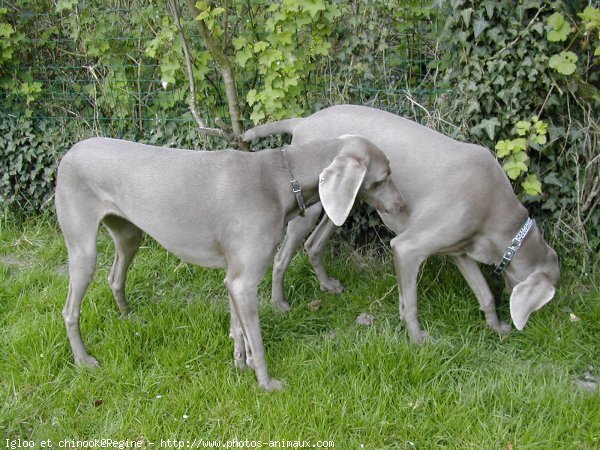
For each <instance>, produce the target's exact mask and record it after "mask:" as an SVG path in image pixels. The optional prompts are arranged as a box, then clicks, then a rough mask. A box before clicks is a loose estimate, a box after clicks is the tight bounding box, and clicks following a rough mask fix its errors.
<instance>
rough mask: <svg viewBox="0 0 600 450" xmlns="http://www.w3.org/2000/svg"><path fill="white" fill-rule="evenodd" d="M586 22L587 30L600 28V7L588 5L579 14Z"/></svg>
mask: <svg viewBox="0 0 600 450" xmlns="http://www.w3.org/2000/svg"><path fill="white" fill-rule="evenodd" d="M577 15H578V16H579V17H581V19H582V20H583V21H584V22H587V23H586V24H585V29H586V31H591V30H593V29H595V28H600V9H598V8H594V7H593V6H588V7H587V8H585V9H584V10H583V12H580V13H579V14H577Z"/></svg>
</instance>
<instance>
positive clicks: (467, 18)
mask: <svg viewBox="0 0 600 450" xmlns="http://www.w3.org/2000/svg"><path fill="white" fill-rule="evenodd" d="M472 14H473V8H465V9H463V10H462V11H461V12H460V15H461V17H462V19H463V20H464V22H465V26H467V27H468V26H469V25H470V24H471V15H472Z"/></svg>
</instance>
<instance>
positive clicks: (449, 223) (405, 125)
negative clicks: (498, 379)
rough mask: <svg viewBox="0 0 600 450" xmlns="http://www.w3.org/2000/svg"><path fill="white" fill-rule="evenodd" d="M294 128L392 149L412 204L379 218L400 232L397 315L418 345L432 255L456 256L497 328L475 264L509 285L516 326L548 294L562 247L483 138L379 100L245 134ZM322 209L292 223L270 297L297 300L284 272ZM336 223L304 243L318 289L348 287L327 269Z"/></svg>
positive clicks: (299, 135) (283, 304)
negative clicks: (419, 119)
mask: <svg viewBox="0 0 600 450" xmlns="http://www.w3.org/2000/svg"><path fill="white" fill-rule="evenodd" d="M278 133H290V134H291V135H292V136H293V138H292V144H301V143H302V144H305V143H309V142H311V141H313V140H317V139H323V138H327V137H335V136H339V135H342V134H346V133H356V134H360V135H362V136H365V137H366V138H368V139H369V140H370V141H371V142H373V143H374V144H375V145H377V146H378V147H379V148H381V150H382V151H383V152H384V153H385V154H386V155H387V157H388V158H389V160H390V165H391V167H392V178H393V180H394V182H395V183H396V186H398V188H399V189H400V191H401V192H402V194H403V195H404V197H405V199H406V202H407V205H408V207H407V208H406V210H404V211H402V212H399V213H397V214H392V215H387V216H382V219H383V222H384V223H385V224H386V225H387V226H388V227H389V228H390V229H391V230H392V231H393V232H394V233H395V234H396V235H397V236H396V237H395V238H394V239H393V240H392V242H391V245H392V249H393V252H394V260H395V264H396V273H397V277H398V286H399V291H400V315H401V317H402V318H403V319H404V320H405V322H406V325H407V328H408V332H409V335H410V337H411V339H412V340H413V341H414V342H416V343H421V342H423V341H424V340H425V339H426V338H427V337H428V333H427V332H426V331H425V330H422V329H421V327H420V325H419V321H418V320H417V275H418V273H419V267H420V266H421V264H422V263H423V262H424V261H425V260H426V259H427V258H428V257H429V256H431V255H434V254H446V255H450V256H452V258H453V260H454V262H455V263H456V265H457V266H458V268H459V269H460V271H461V273H462V275H463V276H464V277H465V279H466V280H467V283H468V284H469V286H470V287H471V289H472V290H473V292H474V293H475V295H476V296H477V299H478V300H479V305H480V308H481V310H482V311H483V312H484V313H485V318H486V322H487V324H488V325H489V326H490V327H491V328H492V329H494V330H495V331H497V332H498V333H506V332H508V331H509V330H510V325H509V324H506V323H503V322H501V321H500V320H499V319H498V315H497V313H496V304H495V301H494V297H493V295H492V292H491V291H490V288H489V287H488V285H487V283H486V280H485V278H484V277H483V275H482V273H481V270H480V269H479V267H478V264H477V263H478V262H479V263H483V264H489V265H496V266H497V269H496V272H497V273H500V274H501V275H502V276H503V277H504V280H505V284H506V287H507V288H508V290H509V291H510V292H511V296H510V313H511V317H512V319H513V323H514V324H515V327H516V328H517V329H519V330H521V329H523V327H525V324H526V323H527V320H528V319H529V316H530V314H531V313H532V312H533V311H536V310H538V309H539V308H541V307H542V306H544V305H545V304H546V303H547V302H549V301H550V300H551V299H552V297H553V296H554V292H555V288H554V286H555V285H556V283H557V282H558V278H559V266H558V258H557V255H556V252H555V251H554V250H553V249H552V248H551V247H550V246H549V245H548V244H547V243H546V242H545V241H544V239H543V237H542V234H541V232H540V230H539V228H538V227H537V226H536V225H535V223H534V222H533V221H531V220H529V219H528V218H527V216H528V213H527V210H526V209H525V207H524V206H523V205H522V204H521V203H520V202H519V200H518V198H517V196H516V195H515V194H514V192H513V190H512V187H511V185H510V182H509V181H508V178H507V177H506V175H505V174H504V172H503V171H502V168H501V167H500V165H499V164H498V162H497V161H496V159H495V158H494V156H493V155H492V154H491V152H490V151H489V150H487V149H485V148H483V147H481V146H478V145H472V144H466V143H463V142H458V141H456V140H454V139H451V138H449V137H447V136H444V135H442V134H440V133H437V132H435V131H434V130H431V129H429V128H427V127H424V126H422V125H420V124H418V123H415V122H412V121H410V120H407V119H404V118H402V117H399V116H397V115H395V114H390V113H388V112H384V111H380V110H378V109H374V108H367V107H364V106H354V105H338V106H332V107H330V108H326V109H324V110H322V111H319V112H317V113H315V114H313V115H312V116H309V117H306V118H299V119H288V120H283V121H279V122H273V123H268V124H265V125H261V126H258V127H256V128H253V129H251V130H248V131H247V132H246V133H245V134H244V139H245V140H248V141H249V140H252V139H256V138H260V137H264V136H268V135H272V134H278ZM320 212H321V210H320V207H319V205H318V204H317V205H315V206H313V207H312V208H309V209H308V210H307V214H306V216H307V217H306V219H303V220H302V221H300V220H293V221H291V222H290V223H289V224H288V230H287V235H286V238H285V241H284V244H283V246H282V248H281V249H280V250H279V252H278V253H277V255H276V256H275V264H274V267H273V302H274V304H275V305H276V306H277V307H278V308H280V309H283V310H288V309H289V308H290V306H289V304H288V303H287V301H286V300H285V298H284V295H283V276H284V274H285V271H286V269H287V266H288V265H289V263H290V261H291V259H292V256H293V255H294V253H295V251H296V249H297V248H298V247H299V246H300V245H301V244H302V242H303V240H304V238H305V237H306V236H307V235H308V234H309V233H310V232H311V231H312V230H313V228H314V225H315V223H316V221H317V219H318V217H319V214H320ZM334 228H335V226H334V223H332V222H331V221H330V220H328V219H327V218H326V217H325V218H324V219H323V220H322V221H321V222H320V223H319V225H318V226H317V228H316V229H315V231H314V232H313V233H312V234H311V236H310V237H309V238H308V240H307V241H306V244H305V248H306V250H307V253H308V255H309V258H310V260H311V263H312V264H313V267H314V268H315V272H316V273H317V276H318V277H319V281H320V283H321V288H322V289H323V290H326V291H331V292H341V291H342V290H343V286H342V285H341V283H340V282H339V281H338V280H336V279H334V278H331V277H329V276H328V274H327V273H326V271H325V268H324V267H323V253H324V251H325V244H326V243H327V239H328V238H329V236H330V235H331V233H333V230H334Z"/></svg>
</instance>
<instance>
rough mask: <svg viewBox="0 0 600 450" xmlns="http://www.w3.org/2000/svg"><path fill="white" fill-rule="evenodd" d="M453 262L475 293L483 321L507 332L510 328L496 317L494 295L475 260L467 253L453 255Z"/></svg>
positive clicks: (495, 328) (493, 328) (491, 326)
mask: <svg viewBox="0 0 600 450" xmlns="http://www.w3.org/2000/svg"><path fill="white" fill-rule="evenodd" d="M454 262H455V263H456V266H457V267H458V269H459V270H460V273H462V275H463V277H465V280H467V283H468V284H469V287H470V288H471V289H472V290H473V292H474V293H475V296H476V297H477V301H479V308H480V309H481V310H482V311H483V313H484V314H485V321H486V323H487V324H488V326H489V327H490V328H491V329H492V330H494V331H495V332H496V333H498V334H506V333H508V332H509V331H510V330H511V326H510V324H508V323H506V322H501V321H500V319H498V313H497V312H496V302H495V301H494V295H493V294H492V291H491V290H490V287H489V286H488V284H487V282H486V281H485V278H484V276H483V274H482V273H481V270H480V269H479V266H478V265H477V262H476V261H475V260H473V259H472V258H470V257H469V256H467V255H461V256H455V257H454Z"/></svg>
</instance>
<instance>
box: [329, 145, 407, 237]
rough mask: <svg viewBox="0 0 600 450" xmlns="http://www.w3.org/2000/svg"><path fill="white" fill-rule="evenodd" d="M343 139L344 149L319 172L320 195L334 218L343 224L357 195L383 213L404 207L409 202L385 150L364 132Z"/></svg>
mask: <svg viewBox="0 0 600 450" xmlns="http://www.w3.org/2000/svg"><path fill="white" fill-rule="evenodd" d="M339 139H340V140H342V148H341V150H340V152H339V153H338V155H337V156H336V157H335V159H334V160H333V162H332V163H331V164H330V165H329V166H328V167H327V168H325V170H323V172H321V174H320V176H319V196H320V198H321V203H322V204H323V208H324V209H325V212H326V213H327V215H328V216H329V218H330V219H331V220H332V222H333V223H334V224H336V225H337V226H340V225H342V224H343V223H344V222H345V221H346V219H347V217H348V214H350V210H351V209H352V205H353V204H354V201H355V200H356V198H357V197H358V198H360V199H361V200H364V201H366V202H367V203H368V204H369V205H371V206H373V207H374V208H375V209H377V210H378V211H379V212H380V213H382V214H393V213H398V212H400V211H401V210H402V209H404V207H405V206H406V203H405V201H404V198H403V197H402V194H401V193H400V191H399V190H398V188H397V187H396V185H395V184H394V182H393V181H392V178H391V176H390V175H391V170H390V164H389V161H388V159H387V157H386V156H385V154H384V153H383V152H382V151H381V150H380V149H379V148H377V147H376V146H375V145H374V144H372V143H371V142H369V141H368V140H366V139H365V138H363V137H361V136H350V135H345V136H341V137H340V138H339Z"/></svg>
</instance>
